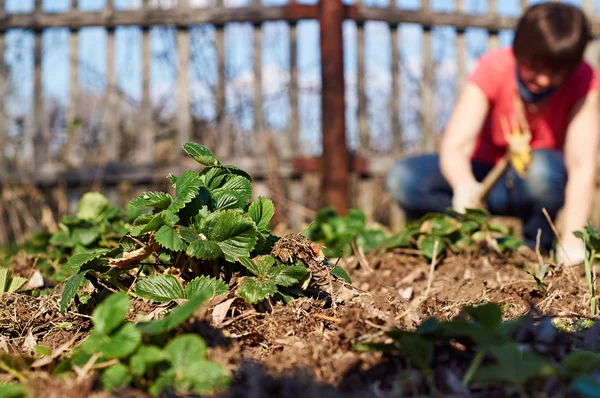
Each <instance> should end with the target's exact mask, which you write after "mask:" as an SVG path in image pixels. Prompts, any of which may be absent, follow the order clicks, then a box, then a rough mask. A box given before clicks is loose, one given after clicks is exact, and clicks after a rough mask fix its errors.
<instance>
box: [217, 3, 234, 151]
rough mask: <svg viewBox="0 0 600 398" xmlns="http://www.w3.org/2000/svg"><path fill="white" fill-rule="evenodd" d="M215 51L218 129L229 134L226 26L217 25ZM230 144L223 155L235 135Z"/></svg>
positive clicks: (231, 145) (229, 146)
mask: <svg viewBox="0 0 600 398" xmlns="http://www.w3.org/2000/svg"><path fill="white" fill-rule="evenodd" d="M223 6H224V5H223V0H217V8H222V7H223ZM215 52H216V55H217V75H218V76H217V89H216V94H215V100H216V108H217V109H216V113H217V131H220V132H221V133H224V134H225V135H227V133H228V130H227V129H226V128H225V26H223V25H218V26H217V27H216V38H215ZM228 141H229V145H224V146H223V147H224V152H223V155H228V154H229V153H230V152H231V151H232V148H233V145H234V143H233V141H234V140H233V137H231V136H230V137H229V140H228Z"/></svg>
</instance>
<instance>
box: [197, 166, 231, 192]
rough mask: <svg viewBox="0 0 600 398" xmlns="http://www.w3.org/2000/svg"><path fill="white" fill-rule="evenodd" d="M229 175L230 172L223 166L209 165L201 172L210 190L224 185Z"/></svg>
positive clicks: (203, 181)
mask: <svg viewBox="0 0 600 398" xmlns="http://www.w3.org/2000/svg"><path fill="white" fill-rule="evenodd" d="M228 176H229V173H228V172H227V170H225V169H224V168H222V167H208V168H206V169H204V170H202V172H201V173H200V178H201V179H202V183H203V184H204V186H205V187H206V188H208V189H209V190H210V191H212V190H213V189H216V188H219V187H220V186H221V185H223V184H224V183H225V180H226V179H227V177H228Z"/></svg>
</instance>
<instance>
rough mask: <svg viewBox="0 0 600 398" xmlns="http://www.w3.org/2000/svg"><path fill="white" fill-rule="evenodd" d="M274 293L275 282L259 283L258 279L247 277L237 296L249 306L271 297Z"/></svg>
mask: <svg viewBox="0 0 600 398" xmlns="http://www.w3.org/2000/svg"><path fill="white" fill-rule="evenodd" d="M276 291H277V285H275V282H273V281H270V280H266V281H259V280H258V279H256V278H254V277H252V276H249V277H246V279H245V280H244V283H243V284H242V286H241V287H240V290H239V292H238V294H239V296H240V297H241V298H243V299H245V300H246V301H248V302H249V303H250V304H256V303H259V302H261V301H263V300H264V299H265V298H267V297H269V296H272V295H273V294H275V292H276Z"/></svg>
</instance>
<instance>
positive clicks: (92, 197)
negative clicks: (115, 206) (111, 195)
mask: <svg viewBox="0 0 600 398" xmlns="http://www.w3.org/2000/svg"><path fill="white" fill-rule="evenodd" d="M110 206H111V204H110V202H109V201H108V199H106V197H105V196H104V195H102V194H101V193H99V192H87V193H85V194H84V195H83V196H82V197H81V199H80V200H79V203H78V205H77V212H76V216H77V218H81V219H84V220H92V221H95V220H97V219H99V218H101V216H102V214H103V213H104V212H105V211H106V210H107V208H109V207H110Z"/></svg>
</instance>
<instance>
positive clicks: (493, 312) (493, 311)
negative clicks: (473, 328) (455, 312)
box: [464, 303, 502, 329]
mask: <svg viewBox="0 0 600 398" xmlns="http://www.w3.org/2000/svg"><path fill="white" fill-rule="evenodd" d="M464 311H465V312H466V313H467V314H469V316H471V318H473V320H474V321H475V322H477V323H479V324H481V325H483V326H484V327H486V328H488V329H493V328H495V327H496V326H498V325H500V323H501V322H502V310H501V309H500V307H499V306H498V304H495V303H487V304H483V305H479V306H476V307H475V306H466V307H464Z"/></svg>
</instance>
